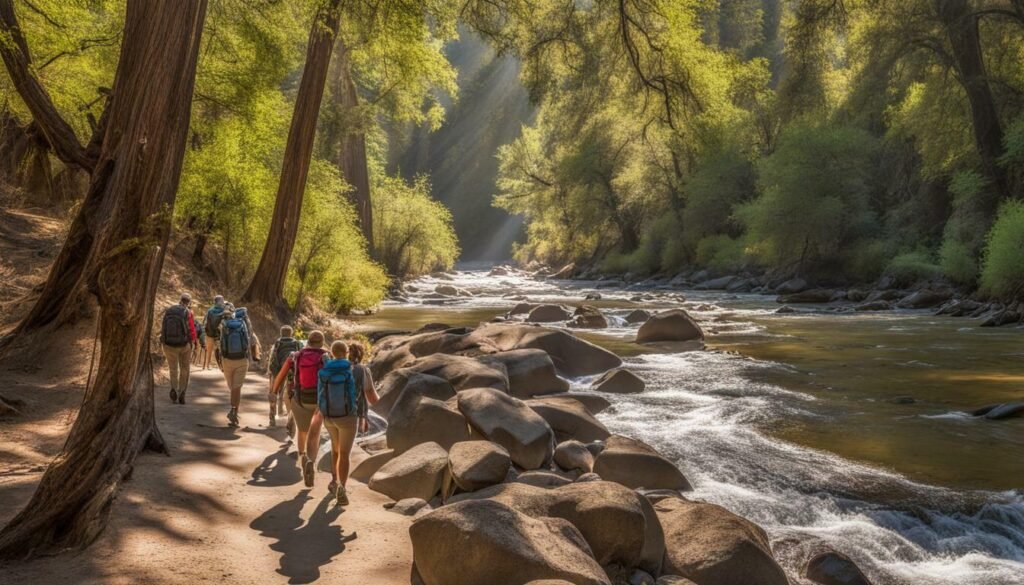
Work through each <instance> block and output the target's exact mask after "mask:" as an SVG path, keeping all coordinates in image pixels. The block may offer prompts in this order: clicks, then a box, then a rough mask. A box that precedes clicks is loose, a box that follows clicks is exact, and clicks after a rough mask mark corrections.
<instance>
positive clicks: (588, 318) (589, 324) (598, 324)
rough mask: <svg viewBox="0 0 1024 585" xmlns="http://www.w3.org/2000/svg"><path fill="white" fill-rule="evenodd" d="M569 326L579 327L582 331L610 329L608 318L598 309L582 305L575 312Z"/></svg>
mask: <svg viewBox="0 0 1024 585" xmlns="http://www.w3.org/2000/svg"><path fill="white" fill-rule="evenodd" d="M569 326H570V327H579V328H580V329H606V328H607V327H608V318H607V317H605V316H604V314H602V313H601V311H599V310H598V308H597V307H592V306H590V305H580V306H579V307H576V310H575V311H574V312H573V314H572V320H571V321H569Z"/></svg>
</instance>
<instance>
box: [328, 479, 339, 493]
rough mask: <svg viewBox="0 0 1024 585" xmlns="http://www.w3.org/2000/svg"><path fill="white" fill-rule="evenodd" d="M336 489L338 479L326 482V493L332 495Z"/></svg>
mask: <svg viewBox="0 0 1024 585" xmlns="http://www.w3.org/2000/svg"><path fill="white" fill-rule="evenodd" d="M337 491H338V480H336V479H332V480H331V483H329V484H327V493H329V494H331V495H332V496H333V495H334V494H335V492H337Z"/></svg>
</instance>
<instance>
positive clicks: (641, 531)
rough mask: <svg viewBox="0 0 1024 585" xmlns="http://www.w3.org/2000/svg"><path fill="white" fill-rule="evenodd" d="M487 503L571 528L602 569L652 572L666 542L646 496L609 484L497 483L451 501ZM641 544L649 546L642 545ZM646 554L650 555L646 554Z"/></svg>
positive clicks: (658, 562) (600, 482) (590, 482)
mask: <svg viewBox="0 0 1024 585" xmlns="http://www.w3.org/2000/svg"><path fill="white" fill-rule="evenodd" d="M484 498H486V499H489V500H492V501H495V502H500V503H502V504H505V505H507V506H509V507H510V508H512V509H514V510H517V511H519V512H522V513H523V514H526V515H528V516H532V517H543V516H550V517H554V518H561V519H564V520H567V521H569V522H570V523H571V524H572V525H573V526H575V527H576V528H577V529H578V530H579V531H580V533H581V534H582V535H583V538H584V539H586V541H587V544H588V545H590V549H591V550H592V551H593V554H594V558H595V559H596V560H597V562H598V563H599V564H601V565H602V566H604V565H608V564H619V565H622V566H625V567H641V568H648V569H649V568H652V567H657V566H658V565H660V563H661V557H662V555H663V554H664V551H665V548H664V538H663V536H662V533H661V530H660V526H659V525H658V522H657V521H656V519H652V520H654V521H653V526H650V525H649V522H648V517H647V515H646V514H645V513H644V506H645V502H644V497H643V496H641V495H640V494H638V493H636V492H634V491H633V490H631V489H628V488H625V487H623V486H620V485H618V484H615V483H611V482H607V481H588V482H582V483H572V484H569V485H565V486H562V487H556V488H553V489H544V488H539V487H534V486H530V485H525V484H522V483H506V484H501V485H496V486H494V487H490V488H487V489H484V490H480V491H478V492H474V493H471V494H464V495H459V496H456V497H455V498H454V500H458V501H465V500H479V499H484ZM645 544H647V545H649V546H647V547H646V550H645ZM645 552H646V554H647V555H648V556H646V557H645V556H644V555H645Z"/></svg>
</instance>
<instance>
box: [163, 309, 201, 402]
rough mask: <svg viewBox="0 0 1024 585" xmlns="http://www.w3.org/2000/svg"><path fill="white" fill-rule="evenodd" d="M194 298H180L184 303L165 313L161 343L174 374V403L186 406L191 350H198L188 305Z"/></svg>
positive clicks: (168, 365)
mask: <svg viewBox="0 0 1024 585" xmlns="http://www.w3.org/2000/svg"><path fill="white" fill-rule="evenodd" d="M191 303H192V297H191V296H189V294H188V293H184V294H182V295H181V302H179V303H178V304H176V305H171V306H170V307H168V308H167V309H166V310H164V316H163V320H162V322H161V327H160V343H161V344H162V345H163V350H164V357H165V358H167V367H168V369H170V374H171V376H170V377H171V392H170V395H171V403H175V402H176V403H178V404H185V391H186V390H187V389H188V376H189V368H190V364H191V362H192V350H193V349H194V348H195V347H196V342H197V337H196V320H195V317H194V316H193V315H192V311H191V310H190V309H189V308H188V306H189V305H190V304H191Z"/></svg>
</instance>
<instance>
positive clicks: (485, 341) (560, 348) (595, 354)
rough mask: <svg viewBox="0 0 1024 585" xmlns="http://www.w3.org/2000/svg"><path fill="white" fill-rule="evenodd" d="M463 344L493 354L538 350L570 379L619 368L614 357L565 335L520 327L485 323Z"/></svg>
mask: <svg viewBox="0 0 1024 585" xmlns="http://www.w3.org/2000/svg"><path fill="white" fill-rule="evenodd" d="M466 342H467V343H470V344H474V345H479V346H480V347H482V348H492V349H493V350H494V351H511V350H513V349H524V348H531V349H542V350H544V351H546V352H547V353H548V355H549V356H551V361H553V362H554V364H555V369H556V370H557V371H558V373H559V374H561V375H563V376H567V377H570V378H576V377H579V376H592V375H594V374H600V373H602V372H605V371H607V370H610V369H612V368H617V367H619V366H620V365H622V360H621V359H619V356H617V355H615V354H614V353H612V352H610V351H608V350H606V349H603V348H601V347H598V346H596V345H594V344H593V343H590V342H587V341H584V340H582V339H579V338H578V337H575V336H573V335H570V334H569V333H566V332H565V331H561V330H558V329H551V328H548V327H536V326H532V325H524V324H521V323H489V324H487V325H484V326H482V327H479V328H477V329H476V330H475V331H473V333H471V334H470V335H469V336H468V338H467V340H466Z"/></svg>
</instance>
